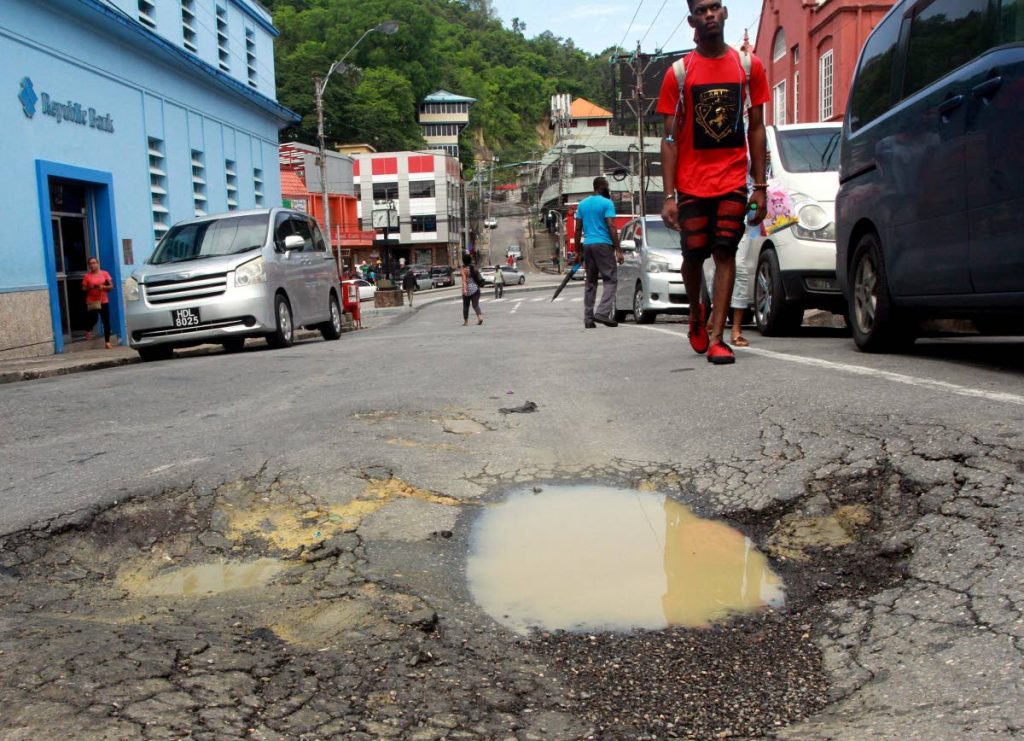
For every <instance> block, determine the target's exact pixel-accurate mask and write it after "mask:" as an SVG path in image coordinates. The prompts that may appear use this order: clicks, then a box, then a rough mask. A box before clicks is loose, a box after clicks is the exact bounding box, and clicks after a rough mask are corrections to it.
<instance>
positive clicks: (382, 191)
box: [373, 183, 398, 202]
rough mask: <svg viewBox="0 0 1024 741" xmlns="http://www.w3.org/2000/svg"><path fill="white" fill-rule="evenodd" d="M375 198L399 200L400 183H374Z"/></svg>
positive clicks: (382, 200) (385, 200) (381, 200)
mask: <svg viewBox="0 0 1024 741" xmlns="http://www.w3.org/2000/svg"><path fill="white" fill-rule="evenodd" d="M373 200H374V201H379V202H387V201H397V200H398V183H374V184H373Z"/></svg>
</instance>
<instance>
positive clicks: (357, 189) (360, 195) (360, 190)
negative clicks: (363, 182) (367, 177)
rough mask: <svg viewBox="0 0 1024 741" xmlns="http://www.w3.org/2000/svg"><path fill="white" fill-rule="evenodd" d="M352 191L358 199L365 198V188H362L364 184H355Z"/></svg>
mask: <svg viewBox="0 0 1024 741" xmlns="http://www.w3.org/2000/svg"><path fill="white" fill-rule="evenodd" d="M352 193H353V194H354V195H355V197H356V200H357V201H361V200H362V199H363V188H362V186H360V185H353V186H352Z"/></svg>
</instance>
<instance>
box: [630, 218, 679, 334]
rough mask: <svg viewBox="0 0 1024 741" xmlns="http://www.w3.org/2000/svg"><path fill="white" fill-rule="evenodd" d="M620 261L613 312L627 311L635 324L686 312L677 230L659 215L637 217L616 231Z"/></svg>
mask: <svg viewBox="0 0 1024 741" xmlns="http://www.w3.org/2000/svg"><path fill="white" fill-rule="evenodd" d="M619 244H620V246H621V247H622V255H623V258H624V260H623V263H622V265H619V273H618V287H617V289H616V292H615V307H616V308H615V314H616V319H617V320H618V321H622V320H623V319H625V318H626V316H628V315H629V314H632V315H633V320H634V321H635V322H637V323H638V324H649V323H651V322H653V321H654V320H655V319H656V318H657V316H658V314H686V313H688V312H689V311H690V304H689V301H688V300H687V297H686V286H685V285H684V284H683V276H682V273H681V272H680V269H681V268H682V264H683V254H682V250H681V248H680V243H679V232H675V231H672V230H671V229H669V228H668V227H667V226H665V222H664V221H662V220H661V217H660V216H647V217H646V219H644V218H640V217H637V218H635V219H633V220H632V221H630V222H628V223H627V224H626V225H625V226H624V227H623V228H622V231H621V232H620V234H619Z"/></svg>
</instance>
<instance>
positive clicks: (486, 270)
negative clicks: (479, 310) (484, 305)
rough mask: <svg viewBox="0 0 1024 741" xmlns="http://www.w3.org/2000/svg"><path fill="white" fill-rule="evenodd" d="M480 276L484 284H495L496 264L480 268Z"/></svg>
mask: <svg viewBox="0 0 1024 741" xmlns="http://www.w3.org/2000/svg"><path fill="white" fill-rule="evenodd" d="M480 277H481V278H483V281H484V286H493V285H494V266H493V265H486V266H484V267H482V268H480ZM481 288H483V286H481Z"/></svg>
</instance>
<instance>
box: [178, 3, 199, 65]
mask: <svg viewBox="0 0 1024 741" xmlns="http://www.w3.org/2000/svg"><path fill="white" fill-rule="evenodd" d="M181 34H182V42H183V43H184V46H185V48H186V49H188V50H189V51H190V52H192V53H195V52H197V51H199V47H197V46H196V0H181Z"/></svg>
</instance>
